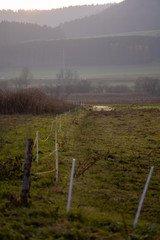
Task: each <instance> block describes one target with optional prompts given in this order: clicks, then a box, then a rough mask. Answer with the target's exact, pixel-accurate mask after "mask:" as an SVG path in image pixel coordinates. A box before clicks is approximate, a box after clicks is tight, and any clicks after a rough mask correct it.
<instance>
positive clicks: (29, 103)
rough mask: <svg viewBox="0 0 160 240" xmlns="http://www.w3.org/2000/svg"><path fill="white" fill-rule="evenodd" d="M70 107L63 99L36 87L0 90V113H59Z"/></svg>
mask: <svg viewBox="0 0 160 240" xmlns="http://www.w3.org/2000/svg"><path fill="white" fill-rule="evenodd" d="M70 107H71V105H70V104H69V103H66V102H65V101H64V100H61V99H57V98H53V97H51V96H48V95H46V94H45V93H44V92H42V91H40V90H38V89H22V90H19V91H16V92H11V91H0V114H36V115H37V114H49V113H60V112H64V111H65V110H68V109H69V108H70Z"/></svg>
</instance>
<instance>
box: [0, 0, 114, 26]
mask: <svg viewBox="0 0 160 240" xmlns="http://www.w3.org/2000/svg"><path fill="white" fill-rule="evenodd" d="M110 6H111V4H104V5H85V6H75V7H72V6H70V7H64V8H59V9H52V10H19V11H16V12H14V11H12V10H1V11H0V22H1V21H10V22H24V23H33V24H38V25H42V26H43V25H47V26H51V27H57V26H58V25H60V24H61V23H64V22H68V21H72V20H75V19H80V18H83V17H86V16H91V15H94V14H98V13H99V12H101V11H103V10H104V9H106V8H108V7H110Z"/></svg>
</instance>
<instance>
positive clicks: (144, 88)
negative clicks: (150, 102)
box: [135, 77, 160, 95]
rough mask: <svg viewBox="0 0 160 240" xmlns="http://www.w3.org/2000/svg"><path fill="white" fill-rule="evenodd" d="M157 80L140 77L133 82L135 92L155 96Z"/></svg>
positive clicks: (157, 85) (157, 86)
mask: <svg viewBox="0 0 160 240" xmlns="http://www.w3.org/2000/svg"><path fill="white" fill-rule="evenodd" d="M159 82H160V80H159V79H156V78H152V77H141V78H138V79H137V80H136V81H135V90H136V91H138V92H146V93H149V94H151V95H155V94H156V93H157V91H158V88H159Z"/></svg>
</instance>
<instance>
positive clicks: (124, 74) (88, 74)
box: [0, 62, 160, 84]
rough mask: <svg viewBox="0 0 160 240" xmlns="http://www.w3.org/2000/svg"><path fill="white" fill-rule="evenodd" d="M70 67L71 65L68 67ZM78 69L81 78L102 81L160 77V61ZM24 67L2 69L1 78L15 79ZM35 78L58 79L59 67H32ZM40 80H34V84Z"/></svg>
mask: <svg viewBox="0 0 160 240" xmlns="http://www.w3.org/2000/svg"><path fill="white" fill-rule="evenodd" d="M66 68H70V67H66ZM71 69H72V70H73V71H76V72H77V73H78V75H79V77H80V78H84V79H93V80H94V79H95V80H96V81H97V80H100V81H103V80H104V81H106V80H108V81H113V80H114V81H121V82H122V83H125V82H126V81H133V80H135V79H136V78H137V77H140V76H148V77H156V78H160V62H156V63H152V64H144V65H128V66H81V67H80V66H79V67H78V66H77V67H74V68H73V67H71ZM21 71H22V69H12V68H8V69H0V78H2V77H3V78H5V79H13V78H16V77H19V75H20V73H21ZM30 71H31V73H32V75H33V79H35V80H43V79H46V80H47V79H56V74H57V73H59V71H60V69H59V68H54V67H53V68H36V69H30ZM35 83H38V81H34V84H35Z"/></svg>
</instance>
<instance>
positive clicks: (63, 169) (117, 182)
mask: <svg viewBox="0 0 160 240" xmlns="http://www.w3.org/2000/svg"><path fill="white" fill-rule="evenodd" d="M109 107H111V108H112V110H111V111H103V110H102V111H94V109H93V108H92V109H88V107H87V105H86V106H85V109H83V110H81V111H79V112H78V113H71V115H70V116H69V113H68V114H67V122H66V121H65V115H62V131H61V132H60V131H59V134H58V136H59V137H58V145H59V161H60V165H59V176H60V181H59V184H58V185H56V183H55V172H51V173H49V174H44V175H43V174H41V175H40V174H37V173H40V172H44V171H49V170H52V169H54V168H55V155H54V154H50V153H52V152H53V151H54V134H53V135H52V136H51V137H50V139H49V141H48V140H47V141H45V140H46V138H47V136H48V134H49V132H50V127H51V124H52V122H53V119H55V117H54V116H38V117H37V116H24V115H23V116H20V115H18V116H16V115H12V116H4V115H1V116H0V126H1V128H0V131H1V132H0V136H1V137H0V170H1V182H0V184H1V187H0V189H1V190H0V199H1V201H0V218H1V220H0V237H1V239H13V240H14V239H16V240H17V239H31V240H32V239H59V240H60V239H61V240H62V239H85V240H86V239H100V240H101V239H115V240H116V239H148V240H150V239H155V240H156V239H159V235H160V224H159V220H160V217H159V216H160V205H159V192H160V185H159V180H160V176H159V171H160V163H159V157H160V148H159V142H160V137H159V136H160V107H159V105H158V104H154V105H135V104H132V105H109ZM36 131H39V135H40V142H39V144H40V146H39V164H38V165H37V163H36V161H35V159H36V149H35V148H34V159H33V163H32V176H31V179H32V183H31V192H30V196H31V198H30V199H29V202H28V204H27V205H25V206H24V205H22V204H21V203H20V192H21V186H22V174H23V159H24V151H25V141H26V139H27V138H28V137H31V138H33V139H35V132H36ZM73 158H76V168H75V177H74V186H73V195H72V203H71V211H70V212H69V214H66V206H67V194H68V188H69V178H70V170H71V163H72V159H73ZM151 166H154V167H155V169H154V172H153V176H152V178H151V182H150V185H149V189H148V191H147V194H146V197H145V201H144V204H143V208H142V211H141V215H140V219H139V221H138V225H137V227H136V228H135V229H134V228H133V221H134V218H135V214H136V210H137V207H138V203H139V200H140V197H141V194H142V191H143V188H144V184H145V182H146V179H147V176H148V173H149V170H150V167H151Z"/></svg>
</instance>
